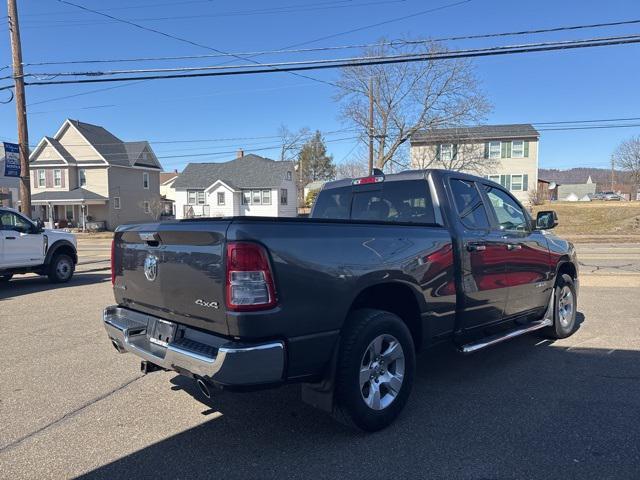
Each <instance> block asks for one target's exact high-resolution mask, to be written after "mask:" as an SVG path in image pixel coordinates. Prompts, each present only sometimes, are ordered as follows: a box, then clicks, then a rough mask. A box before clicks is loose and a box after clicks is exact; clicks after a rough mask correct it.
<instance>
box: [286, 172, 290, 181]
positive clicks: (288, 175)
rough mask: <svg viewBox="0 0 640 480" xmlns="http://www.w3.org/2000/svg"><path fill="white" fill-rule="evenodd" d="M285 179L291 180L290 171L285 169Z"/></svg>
mask: <svg viewBox="0 0 640 480" xmlns="http://www.w3.org/2000/svg"><path fill="white" fill-rule="evenodd" d="M287 180H291V171H287Z"/></svg>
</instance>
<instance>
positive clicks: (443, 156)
mask: <svg viewBox="0 0 640 480" xmlns="http://www.w3.org/2000/svg"><path fill="white" fill-rule="evenodd" d="M452 159H453V144H451V143H444V144H442V145H440V161H441V162H450V161H451V160H452Z"/></svg>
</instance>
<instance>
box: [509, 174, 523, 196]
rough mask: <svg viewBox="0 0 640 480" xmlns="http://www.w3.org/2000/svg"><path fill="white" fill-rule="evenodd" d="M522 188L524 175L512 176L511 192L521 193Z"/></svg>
mask: <svg viewBox="0 0 640 480" xmlns="http://www.w3.org/2000/svg"><path fill="white" fill-rule="evenodd" d="M522 186H523V185H522V175H511V190H513V191H514V192H521V191H522Z"/></svg>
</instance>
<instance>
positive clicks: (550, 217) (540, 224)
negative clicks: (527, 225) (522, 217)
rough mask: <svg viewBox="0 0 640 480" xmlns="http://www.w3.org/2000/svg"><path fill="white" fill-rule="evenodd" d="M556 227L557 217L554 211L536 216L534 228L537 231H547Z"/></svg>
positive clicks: (539, 213)
mask: <svg viewBox="0 0 640 480" xmlns="http://www.w3.org/2000/svg"><path fill="white" fill-rule="evenodd" d="M557 225H558V215H556V212H555V211H554V210H544V211H542V212H538V215H536V228H537V229H539V230H549V229H551V228H554V227H556V226H557Z"/></svg>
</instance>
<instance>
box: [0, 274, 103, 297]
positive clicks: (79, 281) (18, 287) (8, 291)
mask: <svg viewBox="0 0 640 480" xmlns="http://www.w3.org/2000/svg"><path fill="white" fill-rule="evenodd" d="M110 279H111V273H110V272H109V271H108V270H107V271H104V269H101V270H100V271H94V270H91V271H82V272H76V273H75V274H74V275H73V278H72V279H71V280H69V282H68V283H51V282H49V279H48V278H47V277H41V276H36V275H27V276H21V275H18V276H15V277H14V278H13V279H12V280H11V281H10V282H8V283H0V301H2V300H9V299H11V298H16V297H20V296H23V295H28V294H30V293H35V292H41V291H44V290H54V289H55V290H58V289H67V288H74V287H79V286H83V285H91V284H94V283H102V282H108V281H110Z"/></svg>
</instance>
